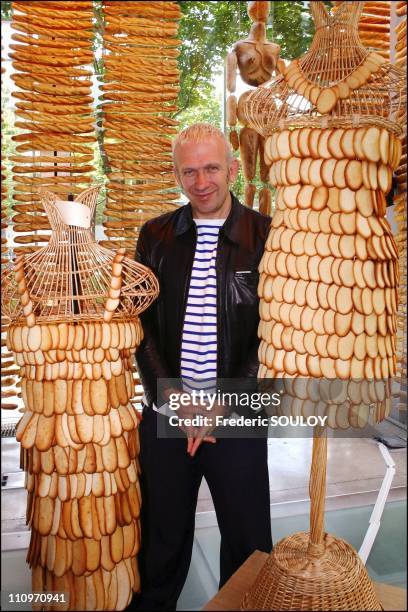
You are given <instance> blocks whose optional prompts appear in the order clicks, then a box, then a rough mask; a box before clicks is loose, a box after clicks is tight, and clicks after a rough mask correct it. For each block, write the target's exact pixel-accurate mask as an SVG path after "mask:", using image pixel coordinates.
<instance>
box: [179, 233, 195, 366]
mask: <svg viewBox="0 0 408 612" xmlns="http://www.w3.org/2000/svg"><path fill="white" fill-rule="evenodd" d="M193 229H194V238H195V244H194V255H193V258H192V260H191V265H190V268H189V270H188V273H187V275H186V282H185V284H184V296H183V308H182V311H181V315H182V316H181V325H180V344H179V359H178V362H179V377H181V347H182V345H183V329H184V319H185V318H186V309H187V298H188V292H189V289H190V282H191V273H192V271H193V263H194V257H195V251H196V248H197V229H196V226H195V223H194V227H193Z"/></svg>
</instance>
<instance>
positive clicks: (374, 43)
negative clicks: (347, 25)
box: [332, 0, 391, 61]
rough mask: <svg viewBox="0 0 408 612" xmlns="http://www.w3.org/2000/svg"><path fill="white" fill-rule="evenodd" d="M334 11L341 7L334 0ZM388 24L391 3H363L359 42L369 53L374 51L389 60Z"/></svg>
mask: <svg viewBox="0 0 408 612" xmlns="http://www.w3.org/2000/svg"><path fill="white" fill-rule="evenodd" d="M332 4H333V5H334V11H335V10H336V9H337V8H338V7H339V6H340V5H341V2H340V1H338V0H336V1H334V2H332ZM390 22H391V2H378V1H377V0H375V1H374V2H364V6H363V10H362V13H361V17H360V21H359V23H358V34H359V37H360V40H361V42H362V43H363V45H364V46H365V47H368V48H369V49H370V50H371V51H376V52H377V53H378V55H380V56H382V57H383V58H384V59H386V60H388V61H389V59H390Z"/></svg>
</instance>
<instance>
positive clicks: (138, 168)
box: [99, 2, 181, 257]
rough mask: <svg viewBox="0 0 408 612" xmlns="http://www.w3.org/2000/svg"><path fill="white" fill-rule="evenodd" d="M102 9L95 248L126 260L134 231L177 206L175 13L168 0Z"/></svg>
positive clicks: (110, 5)
mask: <svg viewBox="0 0 408 612" xmlns="http://www.w3.org/2000/svg"><path fill="white" fill-rule="evenodd" d="M103 10H104V17H105V29H104V50H105V54H104V56H103V61H104V67H105V71H104V77H103V85H102V86H101V90H102V91H103V95H102V100H103V102H102V103H101V105H100V110H101V121H100V122H99V127H100V128H101V129H103V138H104V151H105V154H106V158H107V162H108V166H109V168H108V172H107V177H108V182H107V204H106V208H105V216H106V220H105V221H104V223H103V225H104V228H105V235H106V237H107V240H103V241H102V242H101V244H102V245H103V246H106V247H108V248H118V247H123V248H125V249H126V252H127V253H128V254H129V255H131V256H132V257H133V256H134V251H135V246H136V240H137V236H138V231H139V228H140V226H141V225H143V223H144V222H145V221H147V220H148V219H150V218H152V217H155V216H157V215H159V214H161V213H163V212H167V211H170V210H173V209H174V208H175V207H176V206H177V203H176V200H177V199H178V193H177V192H176V190H175V182H174V178H173V174H172V161H171V146H170V138H171V137H172V136H173V135H175V133H176V129H177V125H178V122H177V121H176V120H174V119H172V118H171V113H173V112H174V111H176V110H177V106H176V100H177V95H178V91H179V87H178V85H179V71H178V67H177V59H176V58H177V55H178V48H177V47H178V45H179V43H180V41H179V40H177V39H176V35H177V30H178V23H177V22H178V19H179V17H180V14H181V13H180V9H179V6H178V5H177V3H176V2H149V3H146V2H126V3H123V2H119V3H115V2H105V3H104V9H103Z"/></svg>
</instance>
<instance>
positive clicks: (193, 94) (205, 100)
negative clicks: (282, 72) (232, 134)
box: [175, 0, 331, 198]
mask: <svg viewBox="0 0 408 612" xmlns="http://www.w3.org/2000/svg"><path fill="white" fill-rule="evenodd" d="M179 4H180V7H181V11H182V18H181V20H180V26H179V38H180V39H181V40H182V41H183V42H182V44H181V52H180V56H179V69H180V94H179V100H178V103H179V111H178V112H177V113H176V114H175V116H177V119H178V120H179V121H180V128H183V127H185V126H187V125H190V124H191V123H195V122H197V121H209V122H210V123H213V124H215V125H218V126H220V127H222V126H221V118H222V103H223V102H222V99H221V98H217V94H216V87H215V84H214V78H215V77H216V76H217V75H220V74H222V72H223V70H224V63H225V57H226V55H227V53H228V51H230V50H231V48H232V46H233V44H234V43H235V42H237V41H238V40H240V39H243V38H246V37H247V36H248V33H249V30H250V27H251V21H250V19H249V17H248V14H247V3H246V2H241V1H239V0H231V1H230V2H211V1H210V2H207V1H200V2H191V1H184V0H180V1H179ZM325 4H327V6H328V7H329V8H330V6H331V3H330V2H326V3H325ZM313 32H314V25H313V20H312V18H311V16H310V13H309V9H308V8H307V7H306V6H305V3H304V2H301V1H297V0H279V1H275V2H271V10H270V14H269V23H268V25H267V37H268V39H269V40H272V41H273V42H276V43H278V44H279V45H280V46H281V57H284V58H285V59H293V58H295V57H298V56H300V55H302V54H304V53H305V52H306V51H307V49H308V47H309V45H310V42H311V40H312V37H313ZM260 186H261V185H260V184H259V185H258V184H257V187H260ZM233 188H234V191H235V193H236V194H237V196H238V197H240V198H242V197H243V188H244V181H243V177H242V174H241V172H240V173H239V175H238V177H237V180H236V182H235V184H234V185H233Z"/></svg>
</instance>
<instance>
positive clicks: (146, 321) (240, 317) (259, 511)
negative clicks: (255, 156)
mask: <svg viewBox="0 0 408 612" xmlns="http://www.w3.org/2000/svg"><path fill="white" fill-rule="evenodd" d="M173 161H174V171H175V176H176V179H177V182H178V184H179V185H180V187H181V189H182V191H183V192H184V194H185V195H186V196H187V197H188V199H189V204H187V205H186V206H182V207H180V208H179V209H178V210H176V211H175V212H171V213H167V214H164V215H162V216H160V217H158V218H155V219H153V220H151V221H149V222H147V223H146V224H145V225H144V226H143V227H142V229H141V232H140V238H139V241H138V245H137V253H136V258H137V260H138V261H140V262H141V263H143V264H144V265H146V266H148V267H150V268H151V269H152V270H153V272H154V273H155V274H156V276H157V278H158V280H159V283H160V296H159V298H158V300H157V301H156V302H155V303H154V304H153V305H152V306H151V307H150V308H149V309H148V310H147V311H146V313H144V314H143V315H142V324H143V329H144V340H143V342H142V344H141V345H140V347H139V349H138V351H137V354H136V359H137V363H138V369H139V373H140V376H141V379H142V383H143V387H144V391H145V398H146V406H145V407H144V410H143V419H142V422H141V425H140V441H141V452H140V462H141V470H142V474H141V485H142V499H143V501H142V516H141V521H142V522H141V524H142V548H141V551H140V555H139V565H140V572H141V595H140V597H139V598H138V602H137V608H138V609H140V610H147V609H153V610H175V609H176V604H177V599H178V597H179V595H180V592H181V590H182V588H183V585H184V582H185V579H186V576H187V573H188V569H189V565H190V561H191V553H192V546H193V538H194V521H195V511H196V504H197V495H198V489H199V486H200V483H201V480H202V477H203V476H204V477H205V479H206V481H207V483H208V486H209V489H210V492H211V495H212V498H213V502H214V507H215V512H216V515H217V520H218V525H219V528H220V532H221V552H220V586H221V585H222V584H224V582H225V581H226V580H228V578H229V577H230V576H231V575H232V574H233V572H235V571H236V570H237V569H238V567H239V566H240V565H241V564H242V563H243V562H244V561H245V559H246V558H247V557H248V556H249V555H250V554H251V553H252V552H253V551H254V550H255V549H259V550H263V551H266V552H270V550H271V548H272V540H271V526H270V500H269V478H268V467H267V440H266V439H265V438H261V439H259V438H258V439H245V438H244V439H243V438H240V439H232V438H227V439H226V438H221V439H217V440H215V438H213V437H212V436H211V435H209V434H210V433H211V432H210V431H208V432H207V431H205V430H198V431H194V430H193V431H192V432H191V433H189V434H188V441H187V444H186V440H185V439H183V438H172V439H164V438H160V437H158V435H157V424H158V419H160V418H166V417H162V416H161V415H160V414H158V412H157V411H156V409H157V405H158V404H160V398H158V397H157V388H156V387H157V380H158V379H166V378H167V379H169V378H173V379H174V378H180V377H182V378H183V379H202V378H214V379H215V378H235V377H256V375H257V370H258V365H259V364H258V357H257V351H258V338H257V327H258V323H259V315H258V306H259V304H258V297H257V283H258V272H257V268H258V264H259V261H260V258H261V256H262V254H263V250H264V243H265V240H266V237H267V233H268V229H269V225H270V219H269V217H265V216H263V215H260V214H259V213H257V212H255V211H253V210H250V209H248V208H246V207H244V206H242V205H241V204H240V203H239V202H238V200H237V199H236V198H235V196H233V195H232V194H231V193H230V191H229V183H231V182H233V181H234V180H235V178H236V176H237V172H238V162H237V161H236V160H235V159H233V157H232V153H231V150H230V147H229V144H228V141H227V140H226V138H225V136H224V134H223V133H222V132H221V131H220V130H218V129H217V128H215V127H213V126H211V125H210V124H203V123H202V124H196V125H193V126H191V127H189V128H187V129H185V130H183V131H182V132H181V133H180V134H179V135H178V136H177V137H176V138H175V140H174V142H173ZM189 409H192V407H191V406H190V407H189ZM187 412H188V410H187Z"/></svg>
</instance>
